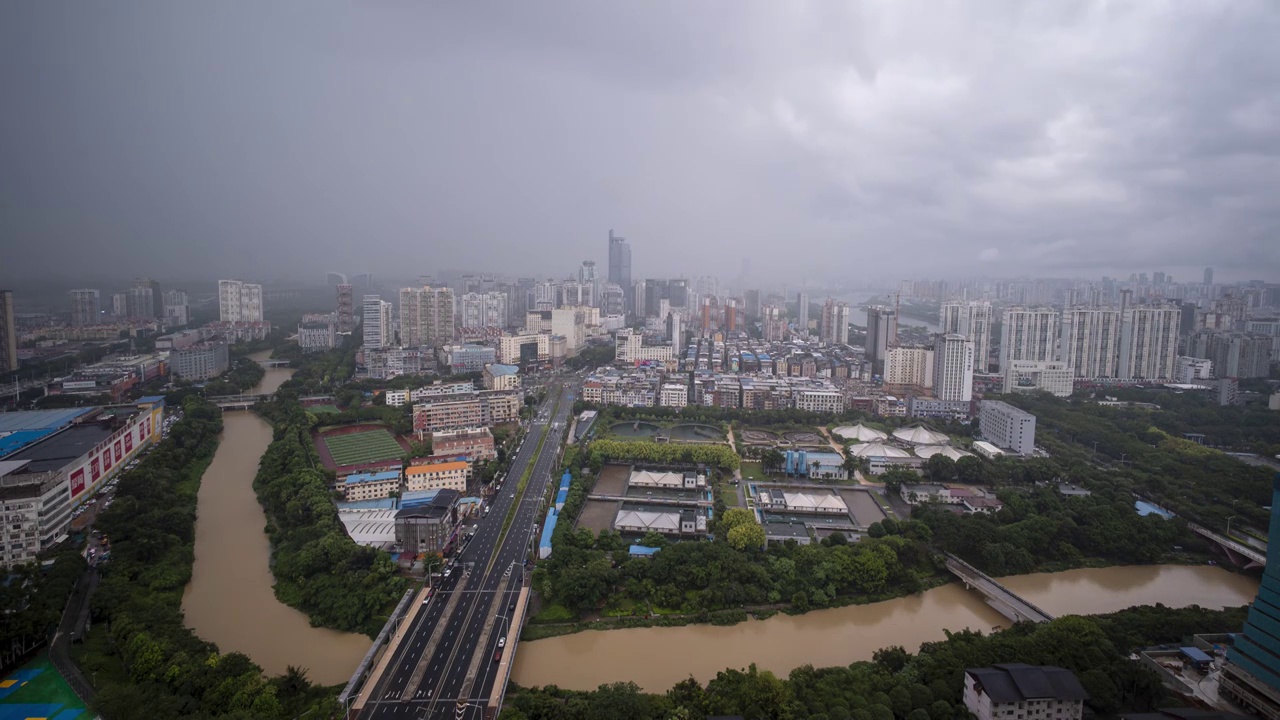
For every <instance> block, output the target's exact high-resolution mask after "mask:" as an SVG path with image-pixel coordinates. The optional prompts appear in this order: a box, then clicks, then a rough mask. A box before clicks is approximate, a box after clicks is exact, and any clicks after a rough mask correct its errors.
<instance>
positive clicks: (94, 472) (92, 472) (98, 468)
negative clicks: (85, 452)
mask: <svg viewBox="0 0 1280 720" xmlns="http://www.w3.org/2000/svg"><path fill="white" fill-rule="evenodd" d="M89 476H90V478H92V480H91V482H98V478H100V477H102V465H101V464H99V463H98V458H93V459H92V460H91V461H89Z"/></svg>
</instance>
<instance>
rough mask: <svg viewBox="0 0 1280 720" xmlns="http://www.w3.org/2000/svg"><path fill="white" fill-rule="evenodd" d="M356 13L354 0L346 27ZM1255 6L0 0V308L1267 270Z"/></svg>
mask: <svg viewBox="0 0 1280 720" xmlns="http://www.w3.org/2000/svg"><path fill="white" fill-rule="evenodd" d="M357 6H358V7H357ZM1277 38H1280V3H1278V2H1275V0H1258V1H1257V2H1252V1H1249V0H1242V1H1240V2H1216V1H1213V0H1175V1H1171V2H1159V1H1157V0H1140V1H1135V2H1131V3H1125V2H1078V1H1071V2H1059V1H1057V0H1054V1H1051V2H1027V1H1026V0H1009V1H1008V2H998V1H995V0H980V1H979V0H974V1H972V2H947V1H945V0H921V1H920V2H906V1H904V0H885V1H884V2H867V3H860V2H846V1H844V0H824V1H821V2H785V1H783V0H768V1H762V2H744V1H743V0H725V1H724V2H712V1H710V0H697V1H695V2H688V1H685V0H681V1H678V2H669V3H663V2H650V1H644V2H636V1H634V0H628V1H625V2H605V1H603V0H584V1H583V2H556V1H554V0H546V1H541V0H540V1H538V2H514V1H513V2H505V3H496V2H428V3H423V2H406V3H386V2H384V3H377V4H373V3H345V2H344V3H328V2H324V3H322V2H318V1H316V0H306V1H305V2H280V1H276V0H272V1H271V2H251V1H249V0H232V1H228V2H194V1H192V2H186V1H183V2H172V1H171V0H164V1H163V2H155V3H143V2H110V3H86V2H7V3H2V4H0V89H2V94H0V99H2V102H0V105H2V109H0V243H2V245H0V259H2V261H0V282H2V281H4V280H5V279H6V278H12V277H14V276H23V277H30V276H35V275H40V274H43V273H45V272H49V271H50V270H51V269H52V268H56V270H57V272H58V274H60V275H64V276H66V275H71V276H74V275H75V274H77V273H84V274H101V273H112V274H119V275H123V276H128V275H132V274H149V275H152V276H156V277H166V276H182V277H191V276H199V275H202V274H208V275H238V276H244V277H253V278H262V277H271V276H280V275H284V274H288V275H293V276H298V277H304V276H308V275H310V274H318V273H323V272H324V271H325V270H342V271H347V272H356V271H361V270H373V271H375V272H378V273H383V274H390V273H394V274H398V275H405V276H408V275H413V274H431V273H437V272H440V271H441V270H443V269H447V268H459V269H476V270H492V271H496V272H509V273H519V274H535V273H536V274H539V275H544V274H548V273H555V274H556V275H561V274H565V273H567V272H569V271H570V270H571V269H572V268H573V267H575V266H576V265H577V264H578V263H579V262H580V261H581V260H583V259H588V258H589V259H594V260H596V261H597V262H599V263H601V264H603V263H604V261H605V252H606V250H605V247H606V235H607V233H608V231H609V229H610V228H613V229H614V230H615V231H617V232H618V233H619V234H622V235H625V236H626V237H627V238H628V239H629V240H630V241H631V242H632V253H633V258H634V272H633V274H634V275H635V276H636V277H644V276H646V275H666V274H677V273H683V274H688V275H700V274H718V275H720V276H721V277H723V278H726V279H727V278H732V277H734V276H736V275H737V273H738V270H739V268H740V267H741V264H742V260H743V258H747V259H748V260H749V262H750V265H751V268H752V270H753V273H754V274H755V275H757V276H762V275H764V274H765V273H767V272H773V271H776V272H777V273H780V274H781V275H782V276H783V279H787V280H791V279H795V278H799V277H802V276H813V277H819V278H823V279H826V278H833V277H838V276H845V277H848V278H851V279H867V278H872V277H875V276H878V275H882V276H886V277H888V278H891V279H897V278H899V277H940V276H956V275H977V274H989V275H993V276H1010V275H1019V274H1026V275H1052V276H1058V277H1067V276H1081V277H1088V276H1096V275H1101V274H1108V273H1110V274H1116V273H1121V274H1123V275H1125V276H1127V274H1128V273H1129V272H1131V271H1148V272H1150V271H1154V270H1166V271H1169V272H1172V273H1174V275H1175V278H1186V279H1192V277H1193V276H1194V277H1198V276H1199V273H1200V268H1201V267H1203V266H1204V265H1213V266H1215V267H1216V268H1217V274H1218V277H1219V278H1224V279H1231V278H1240V279H1244V278H1255V277H1262V278H1268V279H1277V276H1280V42H1278V41H1277Z"/></svg>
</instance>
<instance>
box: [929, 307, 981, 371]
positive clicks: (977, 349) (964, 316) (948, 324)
mask: <svg viewBox="0 0 1280 720" xmlns="http://www.w3.org/2000/svg"><path fill="white" fill-rule="evenodd" d="M939 320H941V323H940V324H941V326H942V327H941V330H942V334H943V335H963V336H964V337H965V338H967V339H968V340H969V341H971V342H972V343H973V370H974V372H983V373H985V372H986V371H987V365H988V363H990V357H991V303H989V302H987V301H985V300H982V301H975V302H947V303H943V304H942V307H941V309H940V312H939Z"/></svg>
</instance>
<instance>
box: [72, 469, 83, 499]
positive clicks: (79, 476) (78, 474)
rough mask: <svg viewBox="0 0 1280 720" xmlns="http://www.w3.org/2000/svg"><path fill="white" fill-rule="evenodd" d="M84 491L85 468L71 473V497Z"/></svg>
mask: <svg viewBox="0 0 1280 720" xmlns="http://www.w3.org/2000/svg"><path fill="white" fill-rule="evenodd" d="M82 492H84V468H80V469H78V470H76V471H75V472H73V473H71V497H75V496H77V495H79V494H80V493H82Z"/></svg>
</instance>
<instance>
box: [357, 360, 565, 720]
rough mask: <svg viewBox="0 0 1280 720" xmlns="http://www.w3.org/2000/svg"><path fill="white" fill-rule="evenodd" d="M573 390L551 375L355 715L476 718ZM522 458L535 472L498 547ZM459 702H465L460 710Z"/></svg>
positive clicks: (492, 678)
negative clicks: (490, 493) (497, 480)
mask: <svg viewBox="0 0 1280 720" xmlns="http://www.w3.org/2000/svg"><path fill="white" fill-rule="evenodd" d="M572 388H573V385H572V383H571V382H570V381H568V380H565V381H559V380H553V381H552V382H551V383H549V385H548V387H547V390H548V391H547V397H546V399H545V400H544V401H543V402H542V404H541V405H540V406H539V407H538V414H537V415H536V416H535V418H534V420H533V421H532V422H531V423H530V427H529V432H528V434H527V435H526V437H525V440H524V442H523V444H522V445H521V446H520V449H519V450H518V451H517V452H516V456H515V458H514V459H513V460H512V463H511V470H510V472H508V473H507V476H506V478H505V479H504V480H503V481H502V485H501V489H499V490H498V492H497V494H496V495H495V496H494V497H493V498H492V499H491V501H490V503H491V505H490V509H489V512H488V514H487V515H485V516H484V518H483V519H481V521H480V523H479V526H478V528H477V529H476V533H475V535H474V536H473V537H472V539H471V540H470V542H469V543H468V544H467V545H466V546H465V547H464V548H463V550H462V552H460V553H455V559H454V561H453V564H452V566H451V568H450V571H449V577H447V578H444V579H442V580H441V581H440V582H439V584H438V585H437V586H436V588H435V590H434V592H433V593H432V595H431V597H430V598H428V599H427V600H426V601H425V602H424V603H423V604H422V605H421V606H419V607H416V608H412V609H410V610H409V612H408V617H407V619H406V620H405V622H408V623H410V624H411V625H410V628H409V630H408V632H406V633H404V635H403V638H402V640H401V641H400V643H399V644H398V645H397V646H396V647H393V648H389V649H388V652H389V653H391V656H390V661H389V662H388V663H387V665H386V669H385V670H384V671H383V673H382V674H381V676H380V677H378V678H373V679H371V680H370V682H372V683H374V684H373V685H372V686H371V688H368V689H366V690H365V691H364V692H365V693H367V698H368V699H367V701H366V702H365V705H364V710H363V712H362V713H361V715H360V717H361V718H415V719H416V718H451V719H455V718H457V719H461V718H473V719H478V718H481V717H484V709H485V705H486V703H487V702H488V699H489V695H490V692H491V691H492V689H493V685H494V683H495V682H499V681H503V680H504V679H500V678H497V677H496V675H497V672H498V662H497V661H496V657H497V656H500V655H501V652H502V649H503V648H504V647H505V645H506V643H507V642H508V640H509V639H511V638H509V636H510V634H511V628H510V622H511V617H510V616H511V611H512V609H514V607H515V603H516V597H517V595H518V594H519V591H520V588H521V586H522V584H523V581H524V573H525V572H526V568H525V567H524V563H525V560H526V559H527V558H528V557H529V551H530V546H531V542H532V541H533V539H534V536H533V531H534V527H535V525H536V523H537V521H538V520H539V519H540V518H539V517H538V513H539V511H540V510H541V509H542V499H543V497H544V496H545V494H546V489H547V482H548V481H549V479H550V478H551V474H552V472H553V471H554V470H555V467H554V465H555V459H556V455H557V452H558V450H559V446H560V438H561V437H562V435H563V434H564V429H565V427H566V423H567V421H568V417H569V412H570V408H572V406H573V396H574V392H573V389H572ZM557 398H558V399H559V402H558V403H557V402H556V400H557ZM544 436H545V438H546V440H545V442H542V440H543V437H544ZM540 443H541V445H542V448H541V453H539V452H538V446H539V444H540ZM530 465H532V467H533V472H532V474H531V475H530V477H529V481H528V485H527V487H526V488H525V492H524V495H523V496H522V497H521V499H520V504H519V506H518V507H517V508H516V511H515V513H514V518H513V520H512V521H511V524H510V527H509V529H508V531H507V534H506V537H505V538H504V539H503V540H502V545H501V546H499V545H498V540H499V535H500V534H501V533H502V526H503V524H504V520H505V518H506V517H507V513H508V510H510V509H511V507H512V505H513V504H514V503H515V502H516V498H515V495H516V488H517V484H518V483H519V481H520V477H521V476H522V475H523V474H524V472H525V469H526V468H528V467H530ZM460 701H465V703H466V706H465V707H461V709H460V704H459V702H460Z"/></svg>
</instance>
